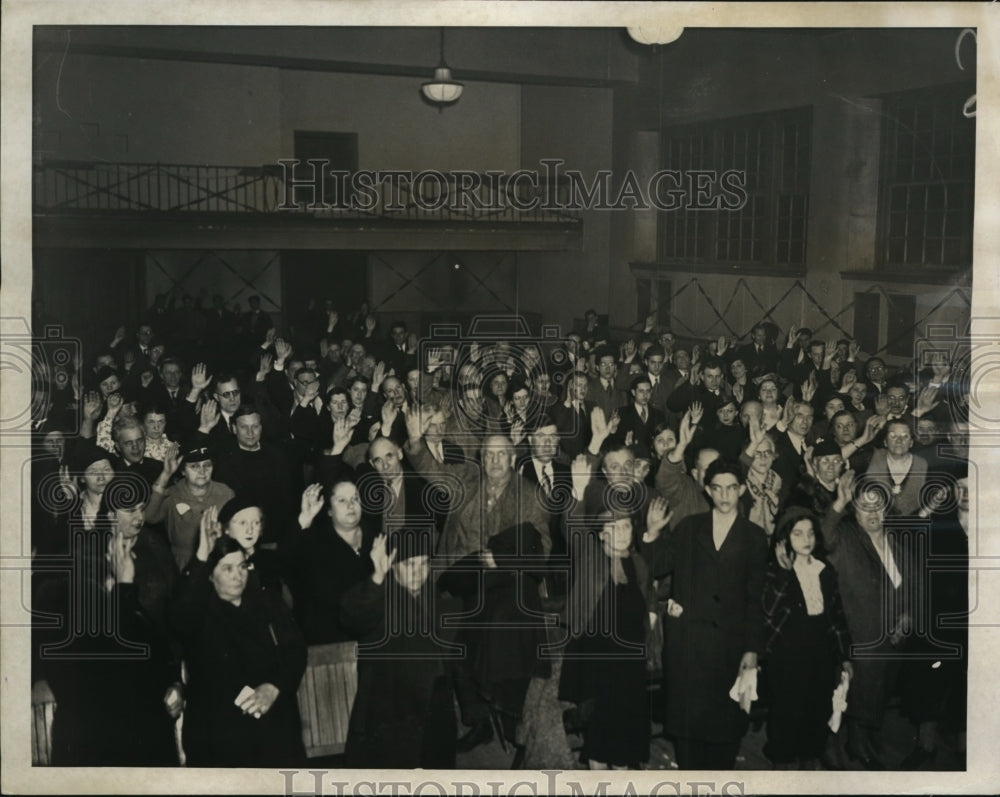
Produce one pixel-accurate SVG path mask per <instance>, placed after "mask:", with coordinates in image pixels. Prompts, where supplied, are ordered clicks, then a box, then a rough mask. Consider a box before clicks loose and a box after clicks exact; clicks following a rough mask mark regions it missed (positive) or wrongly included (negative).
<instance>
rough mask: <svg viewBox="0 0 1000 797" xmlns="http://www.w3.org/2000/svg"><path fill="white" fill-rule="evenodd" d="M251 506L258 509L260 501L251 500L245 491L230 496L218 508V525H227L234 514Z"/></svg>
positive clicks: (223, 526)
mask: <svg viewBox="0 0 1000 797" xmlns="http://www.w3.org/2000/svg"><path fill="white" fill-rule="evenodd" d="M252 506H255V507H257V508H258V509H260V503H259V502H257V501H255V500H253V499H252V498H250V497H249V496H247V495H246V494H245V493H244V494H242V495H237V496H236V497H235V498H230V499H229V500H228V501H226V503H224V504H223V505H222V508H221V509H220V510H219V523H220V525H221V526H222V528H225V527H226V526H228V525H229V521H230V520H232V519H233V516H234V515H236V514H237V513H239V512H242V511H243V510H244V509H249V508H250V507H252ZM262 511H263V510H262Z"/></svg>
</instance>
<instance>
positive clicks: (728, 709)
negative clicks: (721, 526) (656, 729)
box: [654, 512, 767, 743]
mask: <svg viewBox="0 0 1000 797" xmlns="http://www.w3.org/2000/svg"><path fill="white" fill-rule="evenodd" d="M663 552H664V555H663V561H662V562H660V563H659V566H658V567H654V574H655V575H658V576H662V575H666V574H667V573H671V574H672V575H673V582H672V587H671V597H672V598H673V599H674V600H675V601H676V602H677V603H679V604H680V605H681V607H683V612H682V613H681V616H680V617H669V616H668V617H665V618H664V635H665V646H664V655H663V661H664V663H665V668H666V684H667V715H666V723H665V728H666V730H667V731H668V732H670V733H672V734H674V735H675V736H677V737H681V738H688V739H696V740H699V741H707V742H718V743H726V742H729V743H732V742H735V741H737V740H739V739H740V737H742V735H743V734H744V732H745V731H746V727H747V715H746V714H744V713H743V712H742V711H741V710H740V708H739V705H738V704H737V703H736V702H735V701H733V700H732V699H731V698H730V697H729V690H730V689H731V688H732V685H733V682H734V681H735V680H736V677H737V675H738V672H739V666H740V660H741V658H742V657H743V654H744V653H746V652H748V651H754V652H757V653H760V652H762V651H763V645H764V639H763V636H764V632H763V629H764V622H763V612H762V610H761V591H762V588H763V584H764V572H765V569H766V563H767V537H766V535H765V534H764V530H763V529H761V528H760V526H757V525H755V524H753V523H751V522H750V521H748V520H744V519H743V518H741V517H737V518H736V519H735V520H734V521H733V525H732V528H730V530H729V533H728V535H727V536H726V539H725V542H723V544H722V548H721V549H719V550H718V551H716V550H715V544H714V542H713V540H712V513H711V512H708V513H705V514H700V515H692V516H690V517H687V518H685V519H684V520H682V521H681V522H680V524H679V525H678V526H677V528H676V529H675V530H673V531H672V533H670V535H669V537H668V538H667V543H666V545H665V546H664V548H663Z"/></svg>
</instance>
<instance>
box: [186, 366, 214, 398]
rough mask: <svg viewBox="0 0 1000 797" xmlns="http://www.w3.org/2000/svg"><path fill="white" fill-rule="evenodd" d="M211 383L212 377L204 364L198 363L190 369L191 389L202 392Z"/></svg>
mask: <svg viewBox="0 0 1000 797" xmlns="http://www.w3.org/2000/svg"><path fill="white" fill-rule="evenodd" d="M211 381H212V375H211V374H210V373H209V372H208V366H207V365H205V363H198V364H197V365H196V366H195V367H194V368H192V369H191V387H193V388H194V389H195V390H198V391H201V390H204V389H205V388H207V387H208V386H209V384H210V383H211Z"/></svg>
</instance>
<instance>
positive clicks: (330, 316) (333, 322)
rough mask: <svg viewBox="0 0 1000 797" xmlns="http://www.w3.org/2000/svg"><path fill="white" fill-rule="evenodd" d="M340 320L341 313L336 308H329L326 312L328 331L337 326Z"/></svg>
mask: <svg viewBox="0 0 1000 797" xmlns="http://www.w3.org/2000/svg"><path fill="white" fill-rule="evenodd" d="M339 320H340V314H339V313H338V312H337V311H336V310H328V311H327V313H326V328H327V331H329V330H331V329H333V328H334V327H335V326H337V322H338V321H339Z"/></svg>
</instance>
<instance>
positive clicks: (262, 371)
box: [257, 352, 274, 382]
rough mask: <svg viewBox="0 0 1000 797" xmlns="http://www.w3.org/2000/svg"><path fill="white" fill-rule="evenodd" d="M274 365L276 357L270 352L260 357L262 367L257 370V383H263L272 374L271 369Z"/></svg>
mask: <svg viewBox="0 0 1000 797" xmlns="http://www.w3.org/2000/svg"><path fill="white" fill-rule="evenodd" d="M273 363H274V355H273V354H271V353H270V352H264V353H263V354H262V355H260V367H259V368H258V369H257V381H258V382H263V381H264V379H265V378H266V377H267V375H268V374H269V373H271V368H272V365H273Z"/></svg>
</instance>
